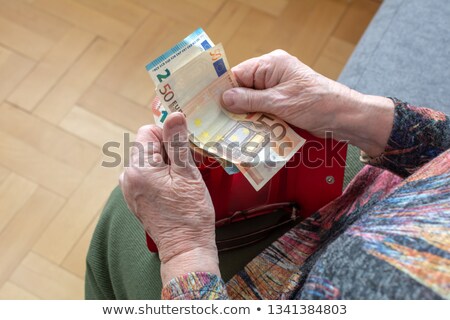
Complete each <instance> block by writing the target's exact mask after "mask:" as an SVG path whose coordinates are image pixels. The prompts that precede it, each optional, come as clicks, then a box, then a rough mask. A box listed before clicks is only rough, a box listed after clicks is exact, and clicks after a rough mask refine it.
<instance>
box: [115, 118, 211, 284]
mask: <svg viewBox="0 0 450 320" xmlns="http://www.w3.org/2000/svg"><path fill="white" fill-rule="evenodd" d="M137 145H140V146H139V147H137ZM120 185H121V188H122V191H123V194H124V197H125V200H126V202H127V204H128V207H129V208H130V210H131V211H132V212H133V213H134V214H135V215H136V217H137V218H138V219H139V220H140V221H141V223H142V224H143V226H144V228H145V230H146V231H147V232H148V234H149V235H150V236H151V237H152V239H153V240H154V242H155V244H156V245H157V247H158V251H159V256H160V259H161V262H162V264H163V265H164V264H166V265H167V264H170V263H172V266H173V265H175V262H174V261H177V262H176V264H177V265H178V266H181V265H182V264H183V263H187V262H189V264H190V267H192V268H197V267H196V266H195V264H197V261H193V259H194V260H195V259H204V260H208V258H211V259H212V260H214V262H215V260H217V249H216V244H215V225H214V222H215V216H214V208H213V205H212V202H211V198H210V196H209V193H208V190H207V188H206V186H205V183H204V182H203V179H202V177H201V174H200V172H199V171H198V169H197V167H196V166H195V165H194V163H193V161H192V156H191V152H190V149H189V144H188V132H187V127H186V120H185V117H184V116H183V115H182V114H181V113H174V114H171V115H170V116H169V117H168V118H167V120H166V122H165V124H164V129H161V128H159V127H157V126H152V125H148V126H144V127H142V128H140V129H139V132H138V133H137V136H136V143H135V145H134V146H133V148H132V150H131V159H130V167H128V168H125V171H124V172H123V173H122V175H121V177H120ZM177 259H178V260H177ZM178 266H176V267H178ZM184 271H185V272H194V271H202V270H188V271H186V270H182V271H179V272H175V273H183V272H184ZM162 272H163V271H162ZM174 276H175V275H174V274H170V275H168V276H167V278H168V279H170V278H172V277H174Z"/></svg>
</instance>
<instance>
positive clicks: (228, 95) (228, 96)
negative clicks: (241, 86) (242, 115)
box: [222, 90, 236, 107]
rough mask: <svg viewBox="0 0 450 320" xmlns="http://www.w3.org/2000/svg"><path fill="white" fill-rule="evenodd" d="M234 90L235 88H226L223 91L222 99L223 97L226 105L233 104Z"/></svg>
mask: <svg viewBox="0 0 450 320" xmlns="http://www.w3.org/2000/svg"><path fill="white" fill-rule="evenodd" d="M235 94H236V92H235V90H227V91H225V92H224V94H223V96H222V99H223V103H224V104H225V105H226V106H228V107H229V106H232V105H233V104H234V96H235Z"/></svg>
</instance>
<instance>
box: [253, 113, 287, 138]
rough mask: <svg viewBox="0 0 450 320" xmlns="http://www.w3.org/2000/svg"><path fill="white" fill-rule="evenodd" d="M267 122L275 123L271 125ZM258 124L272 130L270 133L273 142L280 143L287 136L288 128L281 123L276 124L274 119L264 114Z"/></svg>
mask: <svg viewBox="0 0 450 320" xmlns="http://www.w3.org/2000/svg"><path fill="white" fill-rule="evenodd" d="M266 120H270V121H272V122H273V123H272V124H269V123H268V122H266ZM256 122H259V123H261V124H262V125H264V126H267V127H268V128H270V131H271V134H270V138H271V140H273V141H279V140H281V139H283V138H284V137H285V136H286V128H285V127H284V126H283V125H282V124H281V123H277V122H275V120H274V119H273V118H271V117H269V116H268V115H265V114H262V115H261V116H260V117H259V118H258V119H257V120H256ZM280 130H281V131H280ZM277 133H278V134H277Z"/></svg>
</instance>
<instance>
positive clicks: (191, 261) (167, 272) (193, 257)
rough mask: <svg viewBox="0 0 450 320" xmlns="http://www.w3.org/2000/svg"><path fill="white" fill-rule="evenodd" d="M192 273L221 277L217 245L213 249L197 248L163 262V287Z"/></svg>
mask: <svg viewBox="0 0 450 320" xmlns="http://www.w3.org/2000/svg"><path fill="white" fill-rule="evenodd" d="M190 272H208V273H211V274H215V275H217V276H219V277H220V270H219V256H218V253H217V248H216V246H215V245H214V246H212V247H211V248H203V247H197V248H194V249H191V250H189V251H186V252H183V253H180V254H178V255H176V256H173V257H172V258H171V259H170V260H168V261H165V262H161V279H162V284H163V286H164V285H165V284H167V283H168V282H169V281H170V280H171V279H173V278H176V277H179V276H182V275H184V274H187V273H190Z"/></svg>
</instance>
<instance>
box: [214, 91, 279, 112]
mask: <svg viewBox="0 0 450 320" xmlns="http://www.w3.org/2000/svg"><path fill="white" fill-rule="evenodd" d="M222 100H223V105H224V107H225V108H226V109H227V110H229V111H231V112H234V113H245V112H268V110H269V101H270V100H271V99H270V90H269V89H266V90H254V89H249V88H233V89H230V90H227V91H225V92H224V93H223V95H222Z"/></svg>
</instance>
